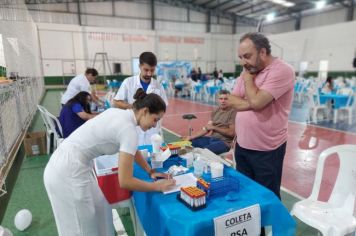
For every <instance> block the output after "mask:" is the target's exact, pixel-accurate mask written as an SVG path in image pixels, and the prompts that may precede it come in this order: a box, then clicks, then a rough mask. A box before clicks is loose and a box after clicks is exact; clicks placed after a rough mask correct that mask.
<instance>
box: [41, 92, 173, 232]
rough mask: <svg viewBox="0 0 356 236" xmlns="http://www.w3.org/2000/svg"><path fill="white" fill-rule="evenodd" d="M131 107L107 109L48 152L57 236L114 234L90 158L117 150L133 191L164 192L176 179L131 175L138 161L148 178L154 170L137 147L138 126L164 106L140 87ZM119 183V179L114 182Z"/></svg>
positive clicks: (124, 182)
mask: <svg viewBox="0 0 356 236" xmlns="http://www.w3.org/2000/svg"><path fill="white" fill-rule="evenodd" d="M134 97H135V99H136V101H135V103H134V104H133V109H129V110H121V109H116V108H112V109H108V110H106V111H105V112H103V113H102V114H100V115H98V116H96V117H95V118H93V119H91V120H89V121H87V122H86V123H85V124H83V125H82V126H80V127H79V128H78V129H77V130H75V131H74V132H73V133H72V134H71V135H70V136H69V137H68V138H66V139H65V140H64V141H63V142H62V143H61V145H60V146H59V147H58V148H57V150H56V151H55V152H54V153H53V155H52V156H51V159H50V161H49V162H48V164H47V166H46V169H45V172H44V183H45V187H46V190H47V194H48V197H49V199H50V201H51V205H52V209H53V213H54V217H55V220H56V225H57V229H58V233H59V235H60V236H73V235H82V236H91V235H93V236H94V235H95V236H99V235H100V236H106V235H114V231H113V230H114V229H113V226H112V215H111V209H110V206H109V205H108V203H107V201H106V200H105V198H104V195H103V193H102V192H101V190H100V188H99V187H98V184H97V182H96V180H95V177H94V175H93V165H92V163H93V161H92V160H93V159H94V158H95V157H98V156H101V155H110V154H114V153H118V152H119V157H120V158H119V167H120V170H119V179H120V186H121V187H122V188H126V189H130V190H136V191H165V190H168V189H169V188H170V187H172V186H173V185H174V184H175V182H174V180H171V179H163V180H160V181H155V182H146V181H142V180H140V179H137V178H135V177H134V176H133V162H134V161H136V163H137V164H138V165H140V166H141V167H142V168H143V169H144V170H146V171H147V173H148V174H149V175H150V176H151V177H152V178H154V177H157V176H163V177H167V175H165V174H162V173H154V171H152V169H151V167H150V166H149V165H148V163H147V162H146V161H145V159H144V158H143V157H142V155H140V152H138V151H137V143H138V137H137V133H136V127H137V126H140V127H141V128H142V129H143V130H148V129H150V128H152V127H155V126H156V124H157V122H158V121H159V120H160V119H161V118H162V116H163V114H164V113H165V111H166V105H165V102H164V101H163V100H162V98H161V97H160V96H158V95H156V94H154V93H151V94H146V93H145V92H144V91H143V89H138V90H137V92H136V94H135V96H134ZM118 184H119V183H118Z"/></svg>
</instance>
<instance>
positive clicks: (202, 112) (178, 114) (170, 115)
mask: <svg viewBox="0 0 356 236" xmlns="http://www.w3.org/2000/svg"><path fill="white" fill-rule="evenodd" d="M211 112H212V111H199V112H192V113H191V114H194V115H195V114H205V113H211ZM184 114H188V113H176V114H169V115H165V116H164V118H166V117H173V116H182V115H184ZM182 119H183V118H182Z"/></svg>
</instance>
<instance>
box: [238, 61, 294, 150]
mask: <svg viewBox="0 0 356 236" xmlns="http://www.w3.org/2000/svg"><path fill="white" fill-rule="evenodd" d="M240 77H241V75H240ZM294 80H295V74H294V70H293V68H292V67H291V66H290V65H288V64H286V63H284V62H283V61H282V60H280V59H278V58H276V59H274V60H273V61H272V63H271V64H270V65H268V66H267V67H266V68H265V69H264V70H263V71H261V72H260V73H259V74H258V75H257V77H256V78H255V84H256V86H257V87H258V88H259V89H260V90H264V91H266V92H268V93H270V94H271V95H272V96H273V97H274V100H273V101H272V102H271V103H270V104H268V105H267V106H266V107H265V108H263V109H262V110H258V111H253V110H249V111H238V112H237V114H236V119H235V129H236V134H237V142H238V144H239V145H240V146H241V147H242V148H246V149H251V150H257V151H271V150H274V149H276V148H277V147H279V146H280V145H281V144H283V143H284V142H286V141H287V126H288V115H289V112H290V110H291V105H292V99H293V89H294ZM233 94H234V95H236V96H239V97H241V98H245V99H246V96H245V85H244V80H243V79H242V78H238V80H237V83H236V86H235V88H234V90H233Z"/></svg>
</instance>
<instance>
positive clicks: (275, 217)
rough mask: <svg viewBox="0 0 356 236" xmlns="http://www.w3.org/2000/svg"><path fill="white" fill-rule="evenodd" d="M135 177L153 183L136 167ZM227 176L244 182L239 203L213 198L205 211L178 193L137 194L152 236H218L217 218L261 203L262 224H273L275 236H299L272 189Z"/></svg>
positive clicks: (226, 173)
mask: <svg viewBox="0 0 356 236" xmlns="http://www.w3.org/2000/svg"><path fill="white" fill-rule="evenodd" d="M134 175H135V176H136V177H138V178H140V179H145V180H147V181H149V178H148V176H147V173H146V172H145V171H144V170H142V169H141V168H140V167H139V166H137V165H135V167H134ZM224 176H232V177H233V178H236V179H238V180H239V182H240V191H239V198H238V200H237V201H227V200H225V198H224V197H223V196H220V197H215V198H212V199H209V200H208V202H207V207H206V208H205V209H202V210H199V211H196V212H193V211H191V210H190V209H189V208H187V207H186V206H184V205H183V204H182V203H180V202H179V201H178V200H177V199H176V195H177V194H178V192H177V193H172V194H168V195H164V194H162V193H157V192H148V193H146V192H133V198H134V201H135V207H136V211H137V214H138V217H139V219H140V221H141V223H142V226H143V228H144V230H145V232H146V234H147V235H148V236H160V235H161V236H166V235H171V236H189V235H192V236H193V235H204V236H209V235H214V221H213V218H214V217H217V216H221V215H224V214H226V213H229V212H232V211H235V210H239V209H242V208H245V207H248V206H251V205H254V204H260V207H261V219H262V225H263V226H267V225H272V230H273V235H274V236H289V235H290V236H292V235H295V222H294V220H293V218H292V217H291V216H290V214H289V212H288V211H287V209H286V208H285V207H284V206H283V205H282V203H281V202H280V201H279V199H278V198H277V197H276V196H275V195H274V194H273V193H272V192H271V191H269V190H267V189H266V188H264V187H262V186H260V185H259V184H257V183H255V182H254V181H252V180H251V179H249V178H247V177H245V176H243V175H241V174H240V173H238V172H236V171H235V170H234V169H232V168H225V170H224Z"/></svg>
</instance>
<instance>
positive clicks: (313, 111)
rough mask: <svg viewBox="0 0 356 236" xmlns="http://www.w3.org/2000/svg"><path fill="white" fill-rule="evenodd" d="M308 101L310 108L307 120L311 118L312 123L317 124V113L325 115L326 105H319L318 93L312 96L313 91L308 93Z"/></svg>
mask: <svg viewBox="0 0 356 236" xmlns="http://www.w3.org/2000/svg"><path fill="white" fill-rule="evenodd" d="M308 100H309V106H310V108H309V116H308V119H309V118H310V117H312V120H313V122H314V123H318V112H319V111H324V112H325V114H326V115H327V110H328V107H327V106H326V104H320V98H319V93H318V92H316V93H315V94H314V92H313V90H309V91H308Z"/></svg>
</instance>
